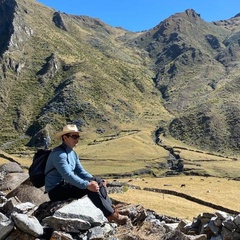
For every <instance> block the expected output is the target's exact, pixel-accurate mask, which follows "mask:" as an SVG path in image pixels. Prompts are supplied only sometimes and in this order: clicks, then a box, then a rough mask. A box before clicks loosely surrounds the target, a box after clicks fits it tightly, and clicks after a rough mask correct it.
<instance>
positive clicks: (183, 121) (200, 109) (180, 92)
mask: <svg viewBox="0 0 240 240" xmlns="http://www.w3.org/2000/svg"><path fill="white" fill-rule="evenodd" d="M238 18H239V17H235V20H233V19H232V20H231V21H228V24H220V23H207V22H205V21H204V20H202V19H201V18H200V15H199V14H197V13H196V12H195V11H194V10H191V9H188V10H186V11H185V12H183V13H178V14H175V15H173V16H171V17H169V18H168V19H166V20H165V21H163V22H161V23H160V24H159V25H158V26H156V27H155V28H153V29H150V30H149V31H148V32H146V33H143V34H142V35H141V36H139V37H137V38H136V39H134V41H132V42H131V44H132V45H137V46H139V47H141V48H144V49H145V50H146V51H148V52H149V55H150V57H151V58H152V60H153V68H154V70H155V73H156V77H155V83H156V87H157V88H158V89H159V90H160V92H161V93H162V97H163V98H164V100H165V107H166V108H167V109H168V110H169V111H170V112H171V113H173V114H174V115H175V116H176V118H175V119H174V120H173V121H171V123H170V125H169V129H166V132H168V131H169V132H170V134H171V135H172V136H174V137H175V138H177V139H180V140H182V141H184V142H186V143H188V144H190V145H195V146H198V147H199V146H201V148H203V149H206V150H214V151H220V152H221V151H222V152H225V151H228V150H230V151H239V144H238V143H239V140H240V139H239V134H238V133H239V121H240V115H239V107H238V106H239V104H238V103H239V94H238V92H239V90H240V89H239V86H238V85H239V84H238V82H239V77H238V74H237V73H236V69H237V68H238V65H239V57H240V56H239V44H238V41H239V32H236V31H235V32H234V31H233V29H236V24H237V23H238ZM233 24H234V25H235V28H233ZM226 25H227V26H226ZM230 26H232V28H231V27H230Z"/></svg>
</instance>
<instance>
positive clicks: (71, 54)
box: [0, 0, 240, 154]
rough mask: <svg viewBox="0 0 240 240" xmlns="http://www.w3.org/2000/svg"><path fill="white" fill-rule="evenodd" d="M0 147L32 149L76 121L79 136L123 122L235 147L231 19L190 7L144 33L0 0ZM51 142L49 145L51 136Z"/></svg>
mask: <svg viewBox="0 0 240 240" xmlns="http://www.w3.org/2000/svg"><path fill="white" fill-rule="evenodd" d="M0 19H1V21H0V23H1V24H0V29H1V39H0V54H1V60H0V65H1V68H0V79H1V81H0V96H1V101H0V106H1V107H0V114H1V120H2V121H1V124H0V127H1V132H0V146H1V148H2V149H3V150H9V151H11V150H12V149H14V148H16V147H18V148H21V147H24V146H26V145H27V146H41V145H43V144H44V137H46V135H50V136H52V134H53V133H54V132H55V131H56V129H59V128H61V127H62V125H63V124H66V123H69V122H71V123H76V124H77V125H78V126H79V127H80V128H81V129H83V131H84V132H87V133H88V134H85V135H84V134H83V137H84V138H86V139H84V141H85V143H87V142H88V140H89V142H92V141H93V140H94V139H97V138H98V137H100V136H111V135H112V134H118V133H119V132H120V131H121V130H124V129H128V130H129V129H130V130H131V129H133V130H143V129H144V130H146V131H148V132H149V134H154V133H153V132H154V131H155V130H156V129H158V131H157V133H165V135H171V136H173V137H174V138H176V139H179V140H181V141H183V142H184V143H187V144H188V145H193V146H197V147H198V148H202V149H205V150H209V151H218V152H225V153H227V154H228V153H229V154H230V153H231V154H232V153H237V152H238V151H239V142H240V141H239V140H240V139H239V133H240V124H239V123H240V115H239V110H240V109H239V104H238V103H239V100H240V99H239V94H238V92H239V90H240V89H239V77H238V72H237V71H236V70H237V69H238V67H239V57H240V55H239V52H240V51H239V36H240V35H239V32H238V26H239V19H240V17H239V16H238V15H236V16H235V17H234V18H232V19H230V20H225V21H219V22H213V23H208V22H205V21H204V20H203V19H201V17H200V15H199V14H197V13H196V12H195V11H194V10H192V9H188V10H186V11H185V12H182V13H177V14H175V15H173V16H170V17H169V18H167V19H166V20H164V21H162V22H160V23H159V24H158V25H157V26H156V27H154V28H152V29H150V30H148V31H144V32H138V33H134V32H129V31H126V30H124V29H121V28H113V27H111V26H109V25H107V24H105V23H104V22H102V21H101V20H99V19H94V18H90V17H87V16H75V15H68V14H65V13H60V12H56V11H55V10H54V9H51V8H47V7H45V6H43V5H41V4H39V3H37V2H36V1H34V0H5V1H3V0H2V1H0ZM53 143H54V142H53Z"/></svg>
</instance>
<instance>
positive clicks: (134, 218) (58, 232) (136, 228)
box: [0, 192, 240, 240]
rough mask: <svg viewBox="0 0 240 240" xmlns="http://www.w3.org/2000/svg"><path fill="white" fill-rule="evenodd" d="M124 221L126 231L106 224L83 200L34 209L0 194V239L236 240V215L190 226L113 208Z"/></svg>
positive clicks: (131, 208)
mask: <svg viewBox="0 0 240 240" xmlns="http://www.w3.org/2000/svg"><path fill="white" fill-rule="evenodd" d="M115 209H116V210H117V211H119V212H120V213H121V214H124V215H127V216H128V217H129V221H128V222H127V224H126V225H123V226H118V225H117V224H114V223H109V222H108V221H107V219H106V218H105V217H104V215H103V214H102V212H101V211H100V210H99V209H98V208H96V207H95V206H94V204H93V203H92V202H91V200H90V199H89V198H88V197H87V196H85V197H83V198H81V199H78V200H68V201H62V202H45V203H43V204H41V205H40V206H37V205H35V204H33V203H30V202H25V203H22V202H21V201H19V200H18V199H17V198H16V197H12V198H9V199H7V198H6V197H5V195H4V194H3V193H2V192H0V239H6V240H13V239H29V240H33V239H36V238H37V239H42V240H48V239H50V240H53V239H68V240H73V239H85V240H88V239H91V240H93V239H96V240H97V239H98V240H101V239H102V240H104V239H116V240H120V239H139V240H147V239H161V240H171V239H179V240H208V239H209V240H216V239H224V240H227V239H239V238H240V214H239V215H235V216H234V215H230V214H227V213H225V212H222V211H217V212H216V213H214V214H213V213H201V214H199V215H198V216H197V217H196V218H194V219H193V221H192V222H190V221H186V220H184V219H182V220H181V219H176V218H171V217H167V216H163V215H159V214H157V213H156V212H154V211H152V210H149V209H144V208H143V207H142V206H140V205H132V204H124V203H115Z"/></svg>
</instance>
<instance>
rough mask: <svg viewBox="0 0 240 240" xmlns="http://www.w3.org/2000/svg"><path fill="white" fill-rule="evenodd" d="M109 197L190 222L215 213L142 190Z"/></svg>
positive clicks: (179, 199)
mask: <svg viewBox="0 0 240 240" xmlns="http://www.w3.org/2000/svg"><path fill="white" fill-rule="evenodd" d="M110 197H111V198H113V199H116V200H119V201H122V202H126V203H132V204H140V205H142V206H143V207H144V208H147V209H151V210H154V211H156V212H157V213H159V214H162V215H166V216H171V217H177V218H181V219H187V220H190V221H191V220H192V219H193V217H196V216H198V215H199V214H200V213H202V212H210V213H214V212H216V210H214V209H212V208H209V207H206V206H202V205H200V204H197V203H194V202H191V201H187V200H183V199H182V198H179V197H176V196H172V195H166V194H162V193H154V192H146V191H142V190H134V189H129V190H128V191H126V192H125V193H123V194H110Z"/></svg>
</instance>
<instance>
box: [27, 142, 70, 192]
mask: <svg viewBox="0 0 240 240" xmlns="http://www.w3.org/2000/svg"><path fill="white" fill-rule="evenodd" d="M59 147H61V148H62V149H63V150H64V151H65V152H66V150H65V148H64V147H63V146H62V145H60V146H59ZM51 152H52V149H39V150H38V151H37V152H36V153H35V154H34V156H33V162H32V164H31V166H30V167H29V169H28V174H29V179H30V181H31V182H32V185H33V186H34V187H37V188H40V187H43V186H44V185H45V176H46V175H47V174H48V173H49V172H51V171H52V170H54V168H52V169H50V170H49V171H48V172H47V173H46V174H45V173H44V171H45V167H46V163H47V159H48V156H49V154H50V153H51Z"/></svg>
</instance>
